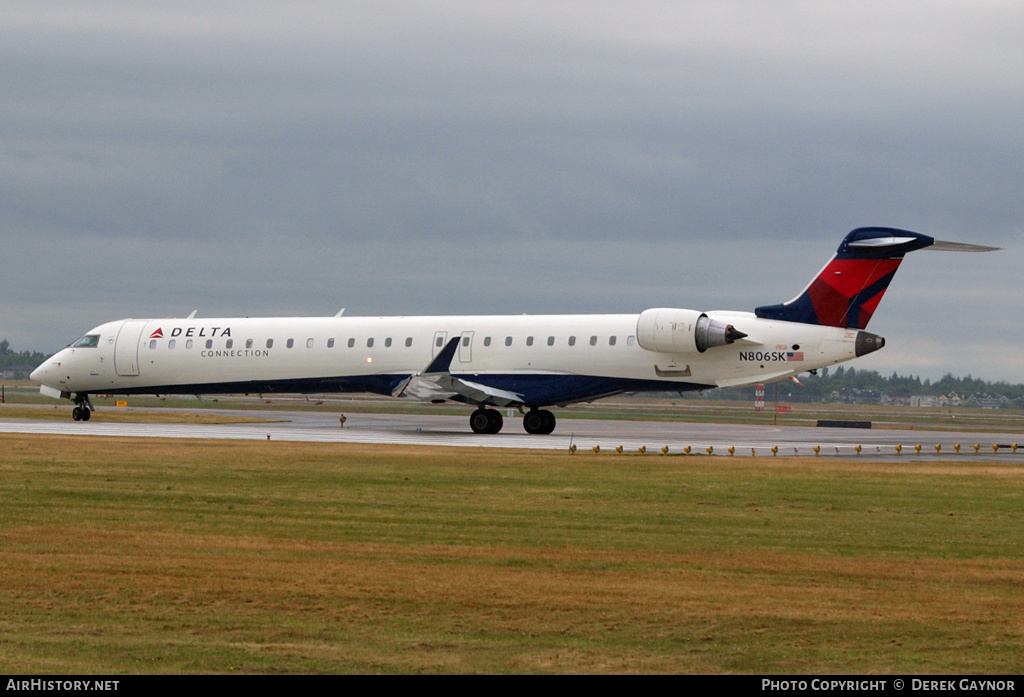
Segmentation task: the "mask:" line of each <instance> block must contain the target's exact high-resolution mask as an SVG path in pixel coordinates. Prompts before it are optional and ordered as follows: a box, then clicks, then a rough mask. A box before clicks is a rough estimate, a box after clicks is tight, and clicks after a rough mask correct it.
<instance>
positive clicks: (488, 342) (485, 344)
mask: <svg viewBox="0 0 1024 697" xmlns="http://www.w3.org/2000/svg"><path fill="white" fill-rule="evenodd" d="M490 345H491V337H489V336H485V337H484V346H490Z"/></svg>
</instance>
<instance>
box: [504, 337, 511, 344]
mask: <svg viewBox="0 0 1024 697" xmlns="http://www.w3.org/2000/svg"><path fill="white" fill-rule="evenodd" d="M505 345H506V346H511V345H512V337H510V336H506V337H505Z"/></svg>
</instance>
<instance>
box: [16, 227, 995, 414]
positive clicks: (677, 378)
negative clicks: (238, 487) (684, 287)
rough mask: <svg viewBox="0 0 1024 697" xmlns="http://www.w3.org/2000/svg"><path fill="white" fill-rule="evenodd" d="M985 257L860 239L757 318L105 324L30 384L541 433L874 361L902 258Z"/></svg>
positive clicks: (875, 230) (85, 394)
mask: <svg viewBox="0 0 1024 697" xmlns="http://www.w3.org/2000/svg"><path fill="white" fill-rule="evenodd" d="M923 248H931V249H946V250H954V251H987V250H990V249H993V248H992V247H980V246H977V245H966V244H958V243H952V242H938V241H936V240H934V239H933V238H931V237H928V236H926V235H921V234H918V233H915V232H908V231H905V230H897V229H894V228H883V227H870V228H859V229H857V230H854V231H853V232H851V233H850V234H848V235H847V236H846V238H845V239H844V240H843V242H842V244H841V245H839V250H838V251H837V252H836V253H835V255H834V256H833V257H832V258H831V259H830V260H829V261H828V263H827V264H825V267H824V268H823V269H822V270H821V271H820V272H819V273H818V275H817V276H816V277H815V278H814V280H812V281H811V283H810V284H809V285H808V286H807V287H806V288H805V289H804V290H803V292H801V293H800V294H799V295H798V296H797V297H796V298H794V299H793V300H790V301H789V302H787V303H782V304H780V305H765V306H763V307H758V308H756V309H755V310H754V311H753V312H732V311H708V312H701V311H699V310H686V309H677V308H653V309H648V310H644V311H643V312H641V313H640V314H616V315H514V316H513V315H495V316H491V315H482V316H437V317H345V316H342V313H340V312H339V313H338V315H336V316H334V317H307V318H230V319H196V317H195V313H194V312H193V313H192V315H190V316H189V317H188V318H186V319H123V320H119V321H116V322H109V323H107V324H102V325H100V326H98V327H96V328H95V329H93V330H92V331H90V332H89V333H87V334H86V335H85V336H83V337H82V338H81V339H79V340H78V341H76V342H75V343H73V344H71V345H70V346H68V347H67V348H65V349H64V350H62V351H60V352H59V353H57V354H56V355H54V356H53V357H52V358H50V359H49V360H47V361H46V362H45V363H43V364H42V365H41V366H39V368H37V369H36V370H35V371H34V372H33V373H32V379H33V380H34V381H36V382H38V383H40V384H41V385H42V387H41V388H40V390H41V392H43V393H44V394H47V395H49V396H51V397H58V398H69V399H73V400H74V402H75V404H76V406H75V408H74V409H73V411H72V416H73V418H75V419H76V420H84V421H87V420H88V419H89V417H90V415H91V412H92V410H93V406H92V402H91V401H90V399H89V395H90V394H95V393H98V392H99V393H107V394H194V395H201V394H225V393H247V394H266V393H271V392H286V393H307V394H308V393H332V392H371V393H377V394H383V395H391V396H393V397H402V398H407V399H418V400H425V401H429V402H435V403H441V402H446V401H454V402H462V403H466V404H472V405H476V407H477V409H476V410H475V411H474V412H473V413H472V415H471V416H470V418H469V423H470V427H471V428H472V429H473V431H475V432H476V433H497V432H498V431H499V430H500V429H501V427H502V416H501V412H499V411H498V410H497V409H495V408H494V407H516V408H518V409H519V410H520V411H521V412H522V413H523V426H524V428H525V429H526V431H527V432H528V433H534V434H545V433H551V432H552V430H554V428H555V417H554V415H553V414H552V413H551V412H550V411H549V410H548V409H546V408H545V407H550V406H553V405H558V406H564V405H566V404H570V403H574V402H587V401H592V400H595V399H598V398H601V397H608V396H610V395H614V394H620V393H623V392H650V391H673V392H682V391H689V390H707V389H711V388H715V387H729V386H735V385H749V384H753V383H757V382H772V381H777V380H782V379H785V378H789V377H792V376H796V375H797V374H799V373H804V372H810V371H814V370H817V369H818V368H822V367H824V366H828V365H833V364H835V363H841V362H843V361H848V360H850V359H852V358H856V357H858V356H863V355H865V354H868V353H871V352H872V351H877V350H878V349H880V348H882V346H884V344H885V341H884V339H882V337H880V336H876V335H874V334H870V333H868V332H866V331H864V329H865V328H866V327H867V325H868V321H869V320H870V319H871V316H872V314H873V313H874V312H875V309H876V308H877V306H878V302H879V300H881V298H882V294H883V293H885V289H886V287H887V286H888V285H889V282H890V281H891V280H892V278H893V275H894V274H895V273H896V269H897V268H898V267H899V265H900V262H901V261H902V260H903V256H904V255H905V254H906V253H907V252H911V251H914V250H916V249H923Z"/></svg>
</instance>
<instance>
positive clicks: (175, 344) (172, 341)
mask: <svg viewBox="0 0 1024 697" xmlns="http://www.w3.org/2000/svg"><path fill="white" fill-rule="evenodd" d="M177 345H178V342H177V341H176V340H175V339H171V340H170V341H168V342H167V348H169V349H172V348H174V347H175V346H177Z"/></svg>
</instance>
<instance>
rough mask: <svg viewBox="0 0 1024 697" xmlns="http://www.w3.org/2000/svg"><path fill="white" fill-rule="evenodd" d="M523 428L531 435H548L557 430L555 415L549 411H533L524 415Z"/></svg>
mask: <svg viewBox="0 0 1024 697" xmlns="http://www.w3.org/2000/svg"><path fill="white" fill-rule="evenodd" d="M523 428H525V429H526V432H527V433H529V434H536V435H547V434H549V433H551V432H552V431H554V430H555V415H554V414H552V413H551V412H550V411H548V410H547V409H531V410H530V411H528V412H526V414H525V415H523Z"/></svg>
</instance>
